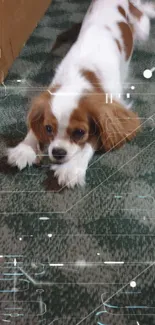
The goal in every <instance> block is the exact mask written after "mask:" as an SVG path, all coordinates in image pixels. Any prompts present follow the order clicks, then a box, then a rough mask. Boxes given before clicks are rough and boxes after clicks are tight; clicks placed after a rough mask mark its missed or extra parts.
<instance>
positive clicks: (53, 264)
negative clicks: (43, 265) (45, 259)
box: [49, 263, 64, 266]
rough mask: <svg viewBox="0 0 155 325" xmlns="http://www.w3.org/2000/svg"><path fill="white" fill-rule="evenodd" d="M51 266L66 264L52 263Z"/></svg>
mask: <svg viewBox="0 0 155 325" xmlns="http://www.w3.org/2000/svg"><path fill="white" fill-rule="evenodd" d="M49 266H64V264H63V263H50V264H49Z"/></svg>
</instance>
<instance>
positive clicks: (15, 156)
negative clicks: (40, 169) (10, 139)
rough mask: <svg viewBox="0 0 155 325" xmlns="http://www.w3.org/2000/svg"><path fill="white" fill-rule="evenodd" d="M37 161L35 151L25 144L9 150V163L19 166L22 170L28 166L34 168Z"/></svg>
mask: <svg viewBox="0 0 155 325" xmlns="http://www.w3.org/2000/svg"><path fill="white" fill-rule="evenodd" d="M35 161H36V153H35V151H34V150H33V149H32V148H31V147H30V146H29V145H27V144H25V143H20V144H19V145H18V146H16V147H15V148H11V149H8V163H9V164H10V165H12V166H17V167H18V168H19V169H20V170H21V169H23V168H25V167H26V166H27V165H28V166H32V165H33V164H34V163H35Z"/></svg>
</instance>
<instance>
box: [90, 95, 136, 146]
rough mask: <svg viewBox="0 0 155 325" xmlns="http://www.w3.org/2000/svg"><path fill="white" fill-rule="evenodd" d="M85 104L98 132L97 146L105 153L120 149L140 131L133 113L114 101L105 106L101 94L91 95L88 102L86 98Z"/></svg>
mask: <svg viewBox="0 0 155 325" xmlns="http://www.w3.org/2000/svg"><path fill="white" fill-rule="evenodd" d="M85 103H86V105H85V106H86V107H87V108H88V110H89V114H90V115H91V116H92V118H93V120H94V121H95V123H96V127H97V128H98V130H99V137H100V141H98V144H99V145H100V146H101V147H102V148H104V150H105V151H108V150H111V149H115V148H119V147H121V146H122V145H123V144H124V143H125V142H127V141H130V140H132V139H133V138H134V137H135V136H136V134H137V132H138V131H139V130H140V119H139V118H138V116H137V115H136V114H135V113H134V112H132V111H130V110H127V109H126V108H124V107H123V106H122V105H121V104H120V103H117V102H115V101H113V103H109V104H106V102H105V96H104V95H103V94H101V93H98V94H95V95H94V94H92V95H91V96H89V100H88V97H87V99H85ZM98 140H99V139H98ZM101 147H100V148H99V147H98V149H102V148H101Z"/></svg>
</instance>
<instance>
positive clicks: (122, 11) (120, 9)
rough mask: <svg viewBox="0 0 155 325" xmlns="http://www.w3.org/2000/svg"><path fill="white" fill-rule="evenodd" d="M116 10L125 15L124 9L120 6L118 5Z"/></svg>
mask: <svg viewBox="0 0 155 325" xmlns="http://www.w3.org/2000/svg"><path fill="white" fill-rule="evenodd" d="M118 11H119V12H120V14H121V15H122V16H123V17H125V18H126V17H127V15H126V12H125V10H124V9H123V8H122V7H121V6H118Z"/></svg>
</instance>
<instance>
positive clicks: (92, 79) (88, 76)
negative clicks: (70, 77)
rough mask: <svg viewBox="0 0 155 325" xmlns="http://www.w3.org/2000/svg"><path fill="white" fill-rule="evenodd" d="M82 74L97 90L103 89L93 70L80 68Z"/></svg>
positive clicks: (101, 90)
mask: <svg viewBox="0 0 155 325" xmlns="http://www.w3.org/2000/svg"><path fill="white" fill-rule="evenodd" d="M81 72H82V75H83V76H84V77H85V78H86V79H87V81H89V82H90V84H91V85H92V86H93V87H94V89H95V90H96V91H98V92H103V89H102V87H101V84H100V80H99V78H98V77H97V76H96V74H95V72H93V71H90V70H82V71H81Z"/></svg>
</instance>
